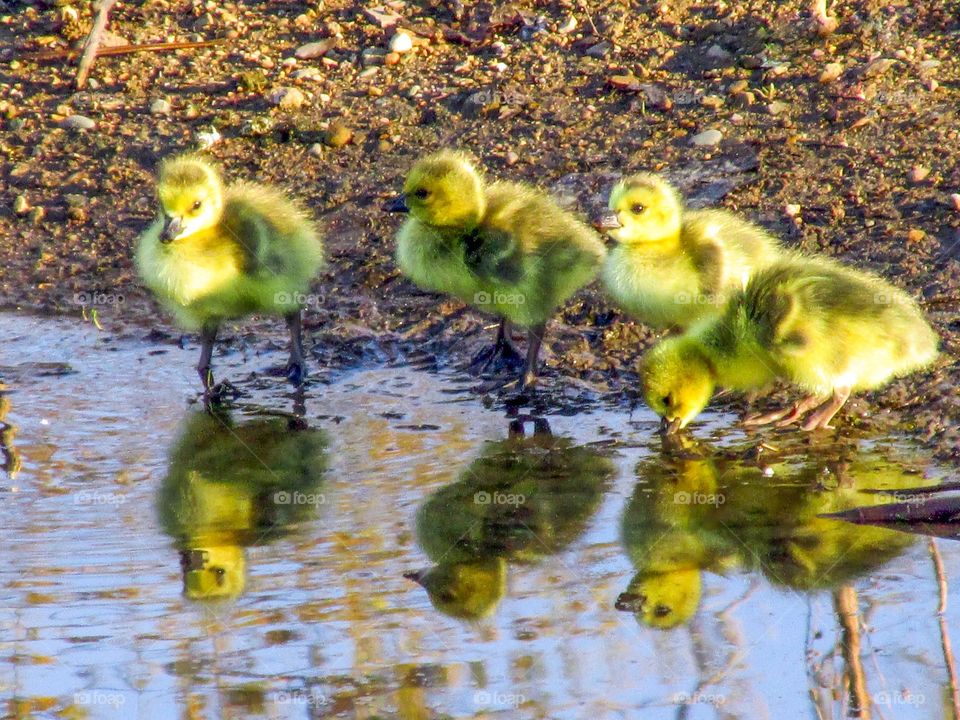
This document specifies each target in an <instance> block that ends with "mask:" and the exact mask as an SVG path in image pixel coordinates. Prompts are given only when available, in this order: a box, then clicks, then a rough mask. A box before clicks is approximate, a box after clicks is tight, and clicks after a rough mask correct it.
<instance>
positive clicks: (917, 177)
mask: <svg viewBox="0 0 960 720" xmlns="http://www.w3.org/2000/svg"><path fill="white" fill-rule="evenodd" d="M929 174H930V168H928V167H924V166H923V165H914V166H913V167H912V168H910V172H909V173H908V174H907V178H908V179H909V180H910V182H911V183H913V184H914V185H919V184H920V183H922V182H923V181H924V180H926V179H927V176H928V175H929Z"/></svg>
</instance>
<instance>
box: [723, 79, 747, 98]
mask: <svg viewBox="0 0 960 720" xmlns="http://www.w3.org/2000/svg"><path fill="white" fill-rule="evenodd" d="M749 87H750V83H748V82H747V81H746V80H736V81H734V82H732V83H730V87H728V88H727V93H728V94H730V95H736V94H737V93H742V92H746V91H747V89H748V88H749Z"/></svg>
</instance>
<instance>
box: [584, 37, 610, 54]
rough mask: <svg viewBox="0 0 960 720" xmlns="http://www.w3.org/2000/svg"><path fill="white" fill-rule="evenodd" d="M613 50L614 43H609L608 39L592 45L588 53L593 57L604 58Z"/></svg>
mask: <svg viewBox="0 0 960 720" xmlns="http://www.w3.org/2000/svg"><path fill="white" fill-rule="evenodd" d="M611 50H613V45H612V44H610V43H608V42H607V41H606V40H603V41H601V42H598V43H597V44H596V45H591V46H590V47H588V48H587V55H589V56H590V57H593V58H602V57H606V56H607V55H609V54H610V51H611Z"/></svg>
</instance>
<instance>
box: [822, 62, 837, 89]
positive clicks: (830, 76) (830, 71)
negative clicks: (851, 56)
mask: <svg viewBox="0 0 960 720" xmlns="http://www.w3.org/2000/svg"><path fill="white" fill-rule="evenodd" d="M842 74H843V65H841V64H840V63H827V64H826V65H825V66H824V68H823V72H822V73H820V78H819V82H820V84H821V85H829V84H830V83H832V82H834V81H835V80H836V79H837V78H839V77H840V76H841V75H842Z"/></svg>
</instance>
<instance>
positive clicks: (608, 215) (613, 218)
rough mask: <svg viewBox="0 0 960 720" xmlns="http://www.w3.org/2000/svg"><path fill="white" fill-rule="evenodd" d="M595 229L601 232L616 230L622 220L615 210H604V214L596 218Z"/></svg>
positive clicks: (594, 219)
mask: <svg viewBox="0 0 960 720" xmlns="http://www.w3.org/2000/svg"><path fill="white" fill-rule="evenodd" d="M593 227H594V228H595V229H597V230H600V231H605V230H616V229H617V228H618V227H622V226H621V225H620V219H619V218H618V217H617V214H616V213H615V212H614V211H613V210H604V211H603V212H602V213H599V214H598V215H596V216H594V218H593Z"/></svg>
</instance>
